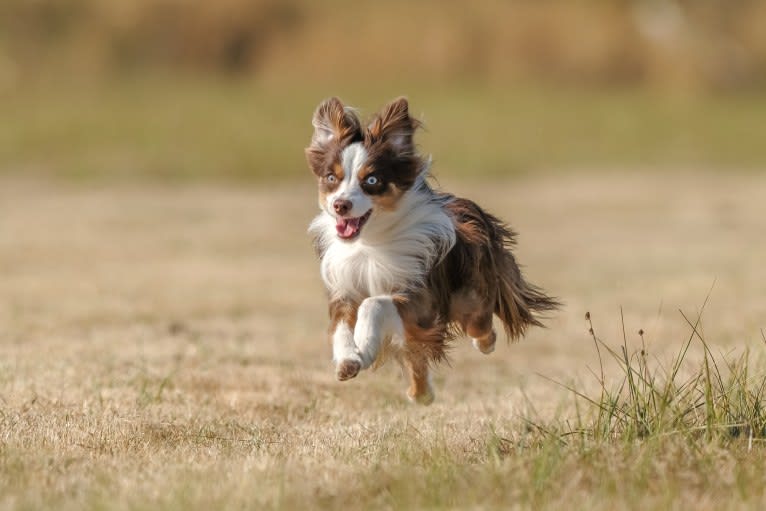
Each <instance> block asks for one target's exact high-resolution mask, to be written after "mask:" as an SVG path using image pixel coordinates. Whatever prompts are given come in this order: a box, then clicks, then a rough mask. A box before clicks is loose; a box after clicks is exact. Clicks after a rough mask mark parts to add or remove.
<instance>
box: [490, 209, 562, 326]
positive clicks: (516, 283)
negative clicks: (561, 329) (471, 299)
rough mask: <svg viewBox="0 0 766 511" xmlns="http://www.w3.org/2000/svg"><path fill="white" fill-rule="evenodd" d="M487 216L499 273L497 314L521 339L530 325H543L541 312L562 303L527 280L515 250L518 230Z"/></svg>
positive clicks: (495, 262) (552, 308)
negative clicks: (515, 255)
mask: <svg viewBox="0 0 766 511" xmlns="http://www.w3.org/2000/svg"><path fill="white" fill-rule="evenodd" d="M485 214H486V213H485ZM486 216H487V219H486V220H487V221H488V223H489V224H490V225H491V226H492V229H491V230H490V232H491V237H492V259H493V263H494V264H493V266H494V267H495V271H496V273H495V274H496V275H497V287H496V290H497V291H496V292H497V299H496V301H495V314H496V315H497V317H498V318H500V320H501V321H502V322H503V326H504V327H505V333H506V334H507V335H508V338H509V339H511V341H517V340H519V339H520V338H521V337H522V336H523V335H524V333H525V332H526V330H527V328H528V327H530V326H543V324H542V323H541V322H540V319H541V315H542V314H544V313H546V312H551V311H554V310H556V309H558V308H559V307H561V303H560V302H559V301H558V300H557V299H555V298H552V297H550V296H548V295H547V294H545V292H544V291H543V290H542V289H541V288H539V287H537V286H535V285H533V284H530V283H529V282H527V281H526V280H525V279H524V275H523V274H522V273H521V269H520V268H519V265H518V264H517V263H516V259H515V258H514V257H513V253H512V251H511V250H512V248H513V247H514V246H515V245H516V233H515V232H513V231H512V230H511V229H510V228H509V227H508V226H506V225H505V224H503V222H502V221H500V220H499V219H498V218H496V217H494V216H492V215H490V214H486Z"/></svg>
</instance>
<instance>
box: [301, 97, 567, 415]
mask: <svg viewBox="0 0 766 511" xmlns="http://www.w3.org/2000/svg"><path fill="white" fill-rule="evenodd" d="M312 125H313V127H314V133H313V136H312V138H311V143H310V145H309V146H308V147H307V148H306V158H307V161H308V165H309V168H310V169H311V171H312V172H313V173H314V175H315V176H316V178H317V181H318V188H319V208H320V213H319V214H318V215H317V216H316V218H314V220H313V221H312V222H311V225H310V226H309V233H310V234H311V235H312V236H313V243H314V248H315V249H316V252H317V255H318V257H319V259H320V267H321V275H322V280H323V281H324V284H325V286H326V288H327V292H328V297H329V315H330V328H329V336H330V340H331V342H332V353H333V361H334V363H335V374H336V377H337V378H338V380H341V381H345V380H348V379H351V378H354V377H355V376H357V374H358V373H359V371H361V370H363V369H367V368H370V367H377V366H378V365H380V364H381V363H382V362H383V361H384V360H386V359H389V358H395V359H396V360H397V361H398V362H399V363H400V364H401V366H402V368H403V370H404V372H405V373H406V375H407V376H408V379H409V388H408V390H407V397H408V398H409V399H410V400H411V401H413V402H416V403H420V404H425V405H427V404H430V403H431V402H433V400H434V391H433V387H432V385H431V378H430V369H431V367H432V366H433V365H434V364H436V363H437V362H440V361H442V360H444V359H445V356H446V348H447V347H448V343H449V341H451V340H453V339H454V338H455V337H457V336H459V335H462V334H466V335H467V336H469V337H470V338H472V340H473V345H474V346H475V347H476V348H477V349H478V350H479V351H481V352H482V353H485V354H489V353H491V352H492V351H493V350H494V348H495V342H496V338H497V335H496V333H495V330H494V329H493V315H497V316H498V318H499V319H500V321H501V322H502V324H503V326H504V329H505V332H506V334H507V335H508V337H509V339H511V340H517V339H519V338H521V337H522V336H523V335H524V333H525V332H526V330H527V328H528V327H530V326H542V324H541V314H544V313H546V312H548V311H553V310H555V309H556V308H557V307H558V306H559V305H560V304H559V303H558V301H557V300H556V299H554V298H551V297H549V296H547V295H546V294H545V293H544V292H543V290H542V289H540V288H538V287H537V286H534V285H532V284H530V283H528V282H527V281H526V280H525V278H524V277H523V275H522V273H521V271H520V269H519V266H518V265H517V263H516V259H515V258H514V256H513V254H512V252H511V249H512V248H513V246H514V245H515V243H516V241H515V238H516V234H515V233H514V232H513V231H512V230H511V229H510V228H509V227H508V226H506V225H505V224H504V223H503V222H502V221H500V220H499V219H498V218H496V217H494V216H493V215H491V214H489V213H487V212H486V211H484V210H483V209H482V208H481V207H479V206H478V205H477V204H476V203H474V202H472V201H470V200H468V199H462V198H458V197H455V196H454V195H451V194H448V193H443V192H440V191H437V190H435V189H434V188H433V187H432V185H431V184H430V182H429V171H430V166H431V159H430V158H424V157H423V156H421V155H420V154H418V152H417V150H416V147H415V144H414V140H413V137H414V134H415V132H416V130H417V129H418V128H419V127H420V125H421V123H420V122H419V121H418V120H416V119H414V118H413V117H412V116H410V113H409V105H408V102H407V99H406V98H398V99H395V100H394V101H392V102H391V103H389V104H388V105H386V106H385V107H384V108H383V109H382V110H381V111H380V112H378V113H377V114H375V115H374V116H373V118H372V120H371V122H370V123H369V124H368V125H367V126H366V127H365V126H363V125H362V122H361V121H360V119H359V117H358V115H357V114H356V111H355V110H354V109H352V108H349V107H346V106H344V105H343V103H342V102H341V101H340V100H339V99H338V98H330V99H327V100H325V101H324V102H322V103H321V104H320V105H319V106H318V107H317V109H316V111H315V113H314V116H313V119H312Z"/></svg>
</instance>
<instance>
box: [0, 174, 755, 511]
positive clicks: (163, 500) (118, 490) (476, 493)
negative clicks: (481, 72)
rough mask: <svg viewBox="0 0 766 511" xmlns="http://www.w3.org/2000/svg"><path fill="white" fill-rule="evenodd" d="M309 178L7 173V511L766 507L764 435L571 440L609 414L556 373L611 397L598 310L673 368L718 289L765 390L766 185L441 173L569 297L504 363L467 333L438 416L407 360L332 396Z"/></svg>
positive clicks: (710, 332) (694, 356)
mask: <svg viewBox="0 0 766 511" xmlns="http://www.w3.org/2000/svg"><path fill="white" fill-rule="evenodd" d="M309 181H310V178H309V177H308V173H307V177H306V183H305V184H300V185H296V184H289V183H288V184H274V185H269V184H262V185H258V184H250V185H244V186H234V185H225V184H199V183H198V184H188V185H181V186H179V185H175V186H171V185H168V184H136V183H128V184H126V183H123V184H104V183H101V182H93V183H80V184H76V185H72V184H63V183H55V182H53V181H50V180H31V181H30V180H24V179H20V178H8V177H6V178H3V181H2V182H0V509H57V510H75V509H76V510H82V509H179V510H180V509H184V510H192V509H200V510H202V509H220V510H224V509H319V508H345V509H348V508H366V509H369V508H375V509H444V508H460V509H509V508H535V509H551V508H558V509H560V508H561V507H562V506H566V507H567V509H649V508H656V509H744V508H752V509H762V508H763V506H764V504H766V490H765V488H766V484H765V483H766V461H765V460H766V457H764V454H766V450H764V446H763V443H762V441H761V439H760V438H761V432H756V433H755V435H751V437H750V438H749V439H748V438H744V437H745V436H747V435H739V436H738V435H735V434H730V435H725V434H724V435H713V436H711V435H707V436H700V435H696V434H695V433H694V431H692V430H689V429H686V430H677V429H673V428H671V427H668V428H666V429H664V430H662V431H660V432H659V433H657V434H653V435H648V436H646V437H645V438H635V437H630V436H629V435H622V436H621V435H620V434H614V435H611V436H609V437H595V436H588V435H582V436H579V437H578V436H577V435H569V436H564V435H562V434H559V433H560V432H562V431H565V430H566V425H567V424H570V425H571V424H580V425H583V424H586V425H587V424H590V423H591V422H592V421H593V420H595V419H594V416H595V415H594V413H593V412H594V411H593V409H592V408H593V406H590V405H588V403H587V401H585V400H575V396H574V394H573V393H572V392H570V391H568V390H566V389H565V388H563V387H562V386H560V385H557V384H555V383H552V382H551V381H549V380H548V378H549V379H553V380H555V381H558V382H561V383H563V384H564V385H570V386H574V387H575V388H576V389H579V390H580V391H582V392H584V393H585V394H586V395H588V396H594V397H593V399H595V400H598V396H599V384H598V381H597V378H595V377H594V376H593V373H592V372H591V371H595V372H598V369H597V368H598V365H599V362H598V359H597V356H596V355H597V354H596V351H595V348H594V343H593V339H592V338H591V337H590V335H589V334H588V324H587V323H586V321H585V320H584V315H585V313H586V312H587V311H589V312H590V313H591V316H592V318H593V325H594V328H595V330H596V333H597V335H598V336H599V338H601V339H603V340H604V342H605V343H606V344H607V345H610V346H615V347H618V346H619V345H620V344H622V343H623V334H622V322H621V319H620V318H621V313H620V309H621V308H622V310H623V314H624V325H625V332H626V339H627V343H628V344H629V345H630V346H636V345H637V344H640V342H641V339H640V337H639V335H638V334H637V332H638V330H639V329H643V330H644V331H645V333H644V340H645V343H646V349H647V351H648V353H649V356H650V360H651V363H652V364H655V363H656V364H660V363H667V362H666V361H667V360H669V359H670V358H671V357H672V355H673V354H674V353H676V352H678V350H679V348H681V346H682V345H683V343H684V342H685V341H686V340H687V339H688V338H689V336H690V330H691V328H690V327H689V325H688V324H687V323H686V322H685V320H684V319H683V317H682V315H681V314H680V313H679V309H681V310H683V311H684V313H685V314H686V315H687V316H688V317H690V318H692V320H694V318H696V315H697V314H698V312H699V311H700V307H701V305H702V303H703V301H704V300H705V298H706V296H708V293H710V298H709V301H708V304H707V306H706V308H705V311H704V314H703V316H702V327H701V328H700V333H701V334H702V333H703V332H704V334H702V335H704V338H705V339H706V341H707V343H708V345H709V347H710V350H711V351H712V354H713V355H714V356H715V359H716V360H718V361H719V363H722V361H723V360H726V359H732V358H736V357H737V356H740V355H741V354H742V353H744V351H745V350H746V349H748V348H749V349H750V350H751V351H750V358H751V367H750V373H749V375H748V376H747V378H748V380H747V381H748V384H749V382H753V383H754V384H755V385H756V386H757V385H758V382H759V381H762V379H763V372H762V369H764V365H763V364H762V363H761V361H760V360H761V359H762V354H763V352H764V349H766V348H764V346H763V342H762V341H761V329H762V328H764V327H766V296H764V289H766V264H764V263H765V262H766V235H765V234H766V223H765V221H764V219H766V201H765V200H764V197H765V196H764V192H766V177H763V175H758V174H752V173H751V174H737V173H725V172H721V173H717V174H699V173H692V172H688V173H677V174H670V175H668V174H659V173H657V174H643V175H631V174H621V175H620V176H619V177H611V176H607V175H604V174H593V175H587V174H586V175H578V176H577V177H567V176H566V175H558V176H549V177H537V178H535V177H525V178H522V179H517V180H515V181H511V182H502V181H500V182H492V183H486V184H481V183H469V182H467V181H461V180H456V181H453V180H450V179H443V180H442V183H441V184H442V185H443V186H444V187H446V188H448V189H450V190H451V191H455V192H457V193H460V194H463V195H467V196H469V197H472V198H474V199H476V200H478V201H480V202H481V203H482V204H483V205H486V206H487V207H488V208H489V209H490V210H491V211H493V212H495V213H497V214H498V215H500V216H502V217H504V218H505V219H507V220H508V221H509V222H510V223H511V224H512V225H513V226H514V227H515V228H516V229H517V230H519V231H520V233H521V236H520V247H519V251H518V253H519V257H520V260H521V262H522V263H523V264H524V265H525V267H526V272H527V275H528V276H529V277H530V279H531V280H532V281H533V282H536V283H539V284H540V285H542V286H544V287H545V288H546V289H547V290H549V291H550V292H552V293H553V294H555V295H557V296H559V297H560V298H561V299H562V300H563V301H564V302H565V303H566V306H565V308H564V309H563V310H562V311H561V312H560V313H559V314H558V315H556V316H555V317H554V318H552V319H551V320H550V321H548V328H547V329H544V330H543V329H538V330H535V331H533V332H532V333H531V334H530V335H529V336H528V338H526V339H525V340H524V341H523V342H521V343H519V344H514V345H505V344H503V343H500V344H499V346H498V349H497V350H496V352H495V353H494V354H492V355H490V356H483V355H481V354H479V353H478V352H476V351H474V350H473V349H472V348H471V347H470V344H469V343H468V342H467V341H465V340H462V341H460V342H457V343H456V344H455V346H454V350H453V351H452V356H451V364H450V366H442V367H441V368H440V369H439V370H438V374H437V377H436V379H435V389H436V394H437V397H436V402H435V403H434V404H433V405H432V406H430V407H419V406H414V405H411V404H410V403H409V402H407V400H406V398H405V397H404V389H405V383H404V381H403V380H402V378H401V375H400V374H399V372H398V370H397V368H395V367H393V366H391V365H389V366H385V367H383V368H381V369H379V370H378V371H377V372H375V373H370V372H365V373H363V374H361V375H360V376H359V377H358V378H357V379H355V380H352V381H350V382H345V383H339V382H337V381H335V380H334V377H333V369H332V366H331V362H330V348H329V345H328V344H327V341H326V340H325V328H326V327H325V321H326V319H325V306H326V303H325V300H324V294H323V290H322V286H321V282H320V280H319V276H318V265H317V262H316V261H315V259H314V255H313V252H312V249H311V246H310V243H309V240H308V238H307V235H306V234H305V227H306V225H307V223H308V222H309V220H310V218H311V217H312V215H313V214H314V212H315V209H316V205H315V198H314V190H313V188H312V186H311V185H310V183H309ZM711 286H712V291H710V289H711ZM697 348H699V346H698V345H697V344H696V343H693V344H692V348H691V349H690V351H689V353H688V355H687V357H686V359H685V362H684V366H683V367H682V368H681V372H685V371H686V372H688V373H689V374H693V373H694V371H696V370H697V368H698V367H699V366H698V364H699V363H700V361H701V360H702V358H701V355H700V350H699V349H697ZM615 349H616V348H615ZM604 364H605V367H604V370H605V372H606V377H605V378H606V380H607V384H608V385H611V382H612V381H619V378H620V377H621V370H620V367H619V364H617V363H615V362H614V361H613V360H609V359H606V360H605V361H604ZM695 364H696V365H695ZM722 371H723V372H726V370H725V368H724V369H722ZM737 431H738V430H737ZM752 436H754V437H755V438H752Z"/></svg>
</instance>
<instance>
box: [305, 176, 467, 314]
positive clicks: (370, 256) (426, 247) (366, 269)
mask: <svg viewBox="0 0 766 511" xmlns="http://www.w3.org/2000/svg"><path fill="white" fill-rule="evenodd" d="M429 192H430V191H429ZM309 231H310V232H311V233H313V234H314V235H315V236H316V240H317V243H318V245H319V247H320V252H321V253H322V263H321V273H322V279H323V280H324V283H325V285H326V286H327V289H328V291H329V292H330V295H331V297H332V299H341V298H346V299H351V300H355V301H361V300H363V299H364V298H367V297H370V296H379V295H390V294H394V293H397V292H400V291H403V290H405V289H408V288H410V287H412V286H415V285H418V284H419V283H421V282H422V281H423V280H424V279H425V277H426V275H427V274H428V272H429V271H430V269H431V268H432V267H433V265H434V264H436V263H437V262H438V261H440V260H441V259H442V258H443V257H444V256H445V255H446V254H447V253H448V252H449V251H450V250H451V249H452V247H453V246H454V244H455V227H454V224H453V222H452V218H451V217H450V216H449V214H448V213H447V212H446V210H445V208H444V201H443V200H439V199H437V198H435V197H434V195H433V194H432V193H416V192H410V193H408V194H407V196H405V197H403V198H402V200H401V201H400V204H399V207H398V208H397V209H396V210H395V211H392V212H385V211H380V212H374V213H373V215H372V217H370V220H369V221H368V223H367V225H365V227H364V229H363V231H362V234H361V236H360V237H359V238H358V239H357V240H355V241H352V242H345V241H343V240H340V239H339V238H338V237H337V235H336V233H335V219H334V218H333V217H332V216H331V215H329V214H328V213H327V212H324V211H323V212H322V213H320V214H319V215H318V216H317V217H316V218H315V219H314V221H313V222H312V224H311V226H310V227H309Z"/></svg>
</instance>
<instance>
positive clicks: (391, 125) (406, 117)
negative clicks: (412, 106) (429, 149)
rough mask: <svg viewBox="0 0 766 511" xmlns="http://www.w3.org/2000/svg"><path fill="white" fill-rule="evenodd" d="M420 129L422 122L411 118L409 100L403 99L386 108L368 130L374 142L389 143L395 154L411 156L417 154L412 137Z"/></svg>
mask: <svg viewBox="0 0 766 511" xmlns="http://www.w3.org/2000/svg"><path fill="white" fill-rule="evenodd" d="M418 127H420V122H419V121H418V120H416V119H413V118H412V117H410V110H409V104H408V103H407V98H404V97H401V98H397V99H395V100H393V101H392V102H390V103H389V104H387V105H386V106H384V107H383V108H382V109H381V111H380V112H378V113H377V114H376V115H375V117H374V118H373V119H372V122H371V123H370V125H369V126H368V128H367V130H368V132H369V135H370V138H371V139H372V141H373V142H384V143H387V144H389V145H390V146H391V147H392V149H394V151H395V152H397V153H399V154H404V155H410V154H414V152H415V144H414V142H413V140H412V137H413V135H414V134H415V130H416V129H418Z"/></svg>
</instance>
